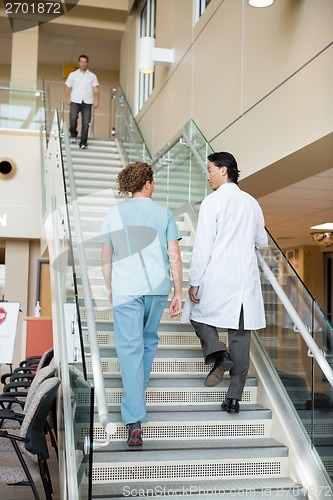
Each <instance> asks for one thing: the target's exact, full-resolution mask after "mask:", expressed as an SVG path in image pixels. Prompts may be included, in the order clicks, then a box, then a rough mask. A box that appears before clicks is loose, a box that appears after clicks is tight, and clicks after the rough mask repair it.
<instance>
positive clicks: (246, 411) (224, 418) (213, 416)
mask: <svg viewBox="0 0 333 500" xmlns="http://www.w3.org/2000/svg"><path fill="white" fill-rule="evenodd" d="M184 406H185V405H184ZM184 406H183V407H179V406H177V405H168V406H166V407H165V408H163V411H162V408H161V407H160V406H157V405H156V406H151V407H150V408H149V422H148V423H146V424H142V426H143V427H144V426H146V425H156V424H160V423H163V424H166V423H169V422H170V423H172V424H174V423H175V422H178V423H181V424H182V425H183V424H184V422H187V423H188V424H189V425H197V424H198V423H199V422H200V423H201V424H204V425H207V423H209V422H210V423H214V424H216V423H217V422H220V423H226V422H227V423H230V422H231V423H239V422H244V421H248V420H254V421H256V420H266V419H270V418H271V416H272V413H271V410H269V409H267V408H264V407H260V408H257V409H253V405H248V406H247V405H244V408H243V405H242V406H241V411H240V412H239V413H236V414H235V413H232V414H231V413H228V412H225V411H221V404H220V403H216V406H212V407H210V408H209V410H207V409H206V408H205V407H204V406H200V405H186V408H187V411H185V410H184ZM109 417H110V420H111V421H112V422H114V423H116V424H117V425H121V426H122V425H123V424H122V423H121V416H120V409H118V411H117V412H110V413H109Z"/></svg>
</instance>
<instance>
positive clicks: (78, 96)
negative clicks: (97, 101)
mask: <svg viewBox="0 0 333 500" xmlns="http://www.w3.org/2000/svg"><path fill="white" fill-rule="evenodd" d="M65 85H67V87H70V88H71V89H72V92H71V101H72V102H76V103H78V104H81V102H84V103H85V104H93V102H94V90H93V88H94V87H97V86H98V85H99V83H98V80H97V76H96V75H95V73H92V72H91V71H90V70H89V69H87V70H86V71H81V70H80V69H77V70H76V71H72V72H71V73H69V75H68V77H67V80H66V82H65Z"/></svg>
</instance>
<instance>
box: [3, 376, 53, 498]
mask: <svg viewBox="0 0 333 500" xmlns="http://www.w3.org/2000/svg"><path fill="white" fill-rule="evenodd" d="M59 385H60V380H59V379H58V378H57V377H52V378H48V379H46V380H44V381H43V382H42V383H41V384H40V386H39V387H38V390H37V391H36V392H35V393H34V394H33V396H32V399H31V402H30V404H29V408H28V410H27V412H26V414H25V415H24V418H23V420H22V425H21V428H20V431H19V433H13V432H11V431H10V429H8V430H6V429H0V482H2V483H6V484H8V485H19V486H27V485H29V486H30V487H31V489H32V492H33V495H34V498H35V500H40V495H39V493H38V491H37V487H36V484H35V483H36V481H38V480H40V479H41V480H42V483H43V487H44V492H45V498H46V499H47V500H52V493H53V488H52V482H51V477H50V473H49V468H48V465H47V459H48V458H49V451H48V447H47V441H46V437H45V423H46V420H47V417H48V415H49V412H50V410H51V407H52V405H53V403H54V401H55V398H56V395H57V391H58V387H59ZM11 418H14V419H15V416H14V415H13V414H11V413H10V412H8V415H7V419H11ZM8 443H10V444H11V451H9V448H8ZM35 457H37V461H36V459H35Z"/></svg>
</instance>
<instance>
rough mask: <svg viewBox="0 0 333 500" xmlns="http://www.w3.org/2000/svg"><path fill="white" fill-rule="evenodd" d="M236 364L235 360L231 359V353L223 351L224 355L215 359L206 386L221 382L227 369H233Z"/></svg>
mask: <svg viewBox="0 0 333 500" xmlns="http://www.w3.org/2000/svg"><path fill="white" fill-rule="evenodd" d="M233 366H234V363H233V361H231V359H230V356H229V353H228V352H227V351H223V353H222V355H221V356H220V357H219V358H218V359H217V360H216V361H215V364H214V366H213V368H212V369H211V370H210V372H209V373H208V375H207V377H206V380H205V382H204V385H205V386H206V387H214V385H217V384H219V383H220V382H221V380H222V379H223V375H224V372H225V371H229V370H231V368H232V367H233Z"/></svg>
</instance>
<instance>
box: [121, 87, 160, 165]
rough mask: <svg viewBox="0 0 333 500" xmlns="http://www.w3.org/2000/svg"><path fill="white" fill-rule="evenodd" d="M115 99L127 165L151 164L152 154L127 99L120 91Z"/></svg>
mask: <svg viewBox="0 0 333 500" xmlns="http://www.w3.org/2000/svg"><path fill="white" fill-rule="evenodd" d="M114 98H115V102H116V119H115V122H116V134H117V137H118V139H119V141H120V144H121V145H122V146H123V154H124V157H125V159H126V161H127V163H132V162H134V161H138V160H141V161H146V162H147V163H149V162H150V160H151V156H150V153H149V151H148V148H147V146H146V144H145V141H144V140H143V137H142V135H141V132H140V130H139V127H138V126H137V124H136V121H135V119H134V117H133V115H132V112H131V109H130V107H129V105H128V103H127V101H126V98H125V96H124V94H123V93H122V91H121V90H120V89H117V91H116V93H115V94H114Z"/></svg>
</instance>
